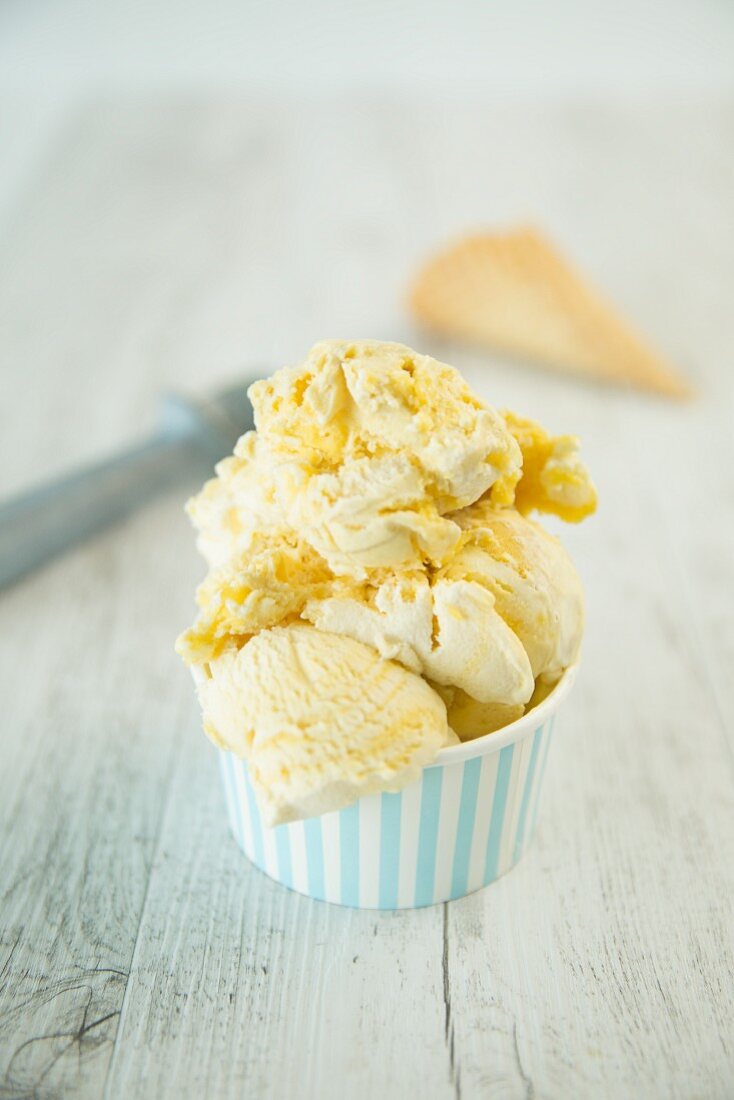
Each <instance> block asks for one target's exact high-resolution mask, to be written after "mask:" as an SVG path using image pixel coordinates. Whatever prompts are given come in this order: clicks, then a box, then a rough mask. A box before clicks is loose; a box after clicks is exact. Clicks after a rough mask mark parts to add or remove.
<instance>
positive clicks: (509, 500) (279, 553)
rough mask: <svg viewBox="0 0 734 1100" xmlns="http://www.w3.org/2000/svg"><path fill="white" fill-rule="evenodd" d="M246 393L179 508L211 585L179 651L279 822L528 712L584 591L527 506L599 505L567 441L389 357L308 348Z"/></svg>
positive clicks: (392, 352) (441, 373)
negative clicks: (234, 421) (246, 420)
mask: <svg viewBox="0 0 734 1100" xmlns="http://www.w3.org/2000/svg"><path fill="white" fill-rule="evenodd" d="M250 396H251V398H252V402H253V406H254V408H255V422H256V425H257V431H255V432H249V433H247V434H246V435H245V436H243V437H242V439H240V441H239V443H238V444H237V447H236V448H235V452H234V454H233V455H232V456H231V457H230V458H227V459H225V460H224V461H223V462H221V463H219V465H218V467H217V471H216V472H217V476H216V478H215V479H213V480H212V481H210V482H208V483H207V485H206V486H205V487H204V489H203V490H202V492H201V493H200V494H199V495H198V496H197V497H196V498H194V500H192V501H191V502H190V503H189V506H188V510H189V513H190V515H191V517H192V519H193V521H194V524H195V525H196V527H197V528H198V531H199V547H200V549H201V551H202V553H203V554H204V556H205V558H206V560H207V562H208V563H209V565H210V573H209V575H208V576H207V578H206V579H205V580H204V582H203V583H202V585H201V586H200V588H199V590H198V592H197V602H198V605H199V614H198V617H197V620H196V622H195V623H194V625H193V626H192V627H191V629H190V630H188V631H186V632H185V633H184V634H183V635H182V636H181V638H180V639H179V642H178V647H177V648H178V650H179V652H180V653H181V655H182V656H183V657H184V659H185V660H186V661H187V662H188V663H190V664H194V665H199V666H202V667H203V668H204V669H205V670H206V674H207V679H206V681H205V682H204V683H203V685H202V686H201V688H200V696H201V702H202V707H203V710H204V721H205V728H206V730H207V732H208V733H209V734H210V736H211V737H212V738H213V739H214V740H215V741H216V742H217V743H218V744H221V745H223V746H225V747H227V748H228V749H230V750H231V751H233V752H236V753H238V754H240V755H243V756H246V757H247V759H248V761H249V767H250V774H251V776H252V778H253V783H254V785H255V788H256V791H257V794H258V802H259V804H260V806H261V809H262V811H263V813H264V814H265V816H266V819H267V820H268V821H269V822H270V823H271V824H277V823H279V822H281V821H287V820H292V819H293V818H295V817H303V816H309V815H311V814H315V813H322V812H324V811H325V810H327V809H338V808H339V807H341V806H344V805H347V804H348V803H349V802H351V801H353V800H354V799H356V798H358V797H360V796H361V795H363V794H366V793H369V792H371V791H375V790H396V789H398V788H399V787H400V786H403V785H404V784H405V783H407V782H409V781H410V780H411V779H412V778H414V777H415V775H416V774H417V772H418V770H419V769H420V768H421V767H422V766H423V765H425V764H426V763H429V762H430V761H431V760H432V759H433V758H434V757H435V755H436V753H437V752H438V751H439V749H440V748H441V747H442V746H443V745H445V744H447V743H448V742H449V741H450V740H451V739H452V738H453V737H454V733H453V732H452V731H455V733H456V734H458V736H459V737H460V738H461V739H462V740H468V739H471V738H472V737H476V736H481V735H483V734H485V733H489V732H492V731H493V730H495V729H498V728H500V727H501V726H503V725H505V724H507V723H508V722H511V721H514V720H515V719H516V718H518V717H520V715H522V714H523V713H524V711H525V709H526V708H527V707H528V706H532V705H534V703H535V702H536V701H537V700H538V699H539V698H540V696H541V694H542V692H543V691H547V690H548V689H549V685H550V684H552V683H553V682H554V680H555V679H557V678H558V676H559V675H560V673H561V672H562V671H563V669H564V668H566V667H568V665H569V664H572V663H573V662H574V661H575V660H576V659H577V656H578V650H579V645H580V641H581V635H582V632H583V594H582V590H581V584H580V581H579V578H578V576H577V574H576V571H575V569H574V567H573V565H572V564H571V562H570V560H569V558H568V556H567V555H566V553H565V551H564V549H563V547H562V546H561V544H560V542H558V540H557V539H555V538H553V537H552V536H550V535H549V534H547V533H546V532H545V531H544V530H543V528H541V527H540V526H539V525H538V524H537V523H535V522H533V521H532V520H531V519H529V518H527V514H528V513H530V512H533V511H538V512H550V513H554V514H556V515H558V516H560V517H561V518H563V519H567V520H572V521H577V520H580V519H583V518H584V516H586V515H588V514H590V513H591V512H592V511H593V510H594V508H595V507H596V493H595V490H594V487H593V485H592V483H591V480H590V478H589V475H588V473H587V471H586V469H585V467H584V466H583V465H582V463H581V461H580V459H579V455H578V441H577V440H576V439H575V437H573V436H556V437H554V436H551V435H549V434H548V433H547V432H546V431H545V430H544V429H543V428H542V427H540V425H538V424H536V423H535V422H534V421H530V420H524V419H522V418H520V417H517V416H516V415H515V414H514V413H510V412H505V413H499V412H497V411H495V410H494V409H492V408H491V407H490V406H488V405H487V404H485V403H484V402H483V401H481V400H480V399H479V398H477V397H476V396H475V395H474V394H473V393H472V392H471V391H470V390H469V388H468V387H467V386H466V384H465V383H464V382H463V380H462V379H461V377H460V376H459V374H458V373H457V372H456V371H455V370H453V368H451V367H448V366H446V365H445V364H442V363H438V362H436V361H435V360H433V359H430V358H428V357H427V356H423V355H418V354H416V353H415V352H413V351H411V350H410V349H409V348H407V347H404V346H402V345H399V344H380V343H377V342H374V341H365V342H356V343H350V342H346V341H327V342H324V343H321V344H317V345H316V346H315V347H314V348H313V349H312V351H311V352H310V354H309V356H308V357H307V359H306V360H305V361H304V363H303V364H301V365H300V366H298V367H290V368H285V369H283V370H281V371H278V372H277V373H276V374H275V375H273V377H272V378H270V379H267V380H265V381H262V382H257V383H255V384H254V385H253V386H252V387H251V389H250ZM447 715H448V717H447Z"/></svg>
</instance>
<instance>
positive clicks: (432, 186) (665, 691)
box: [0, 95, 734, 1100]
mask: <svg viewBox="0 0 734 1100" xmlns="http://www.w3.org/2000/svg"><path fill="white" fill-rule="evenodd" d="M733 135H734V104H725V103H700V104H699V105H688V104H686V103H685V102H676V103H667V104H660V105H658V106H644V105H640V104H635V103H631V104H629V105H628V106H627V107H610V106H603V105H598V106H597V107H591V106H590V107H587V108H581V107H570V106H569V107H564V106H562V105H555V106H553V105H546V106H541V105H538V104H536V105H532V104H526V105H524V106H523V105H513V104H512V103H507V102H505V103H496V104H494V105H486V106H481V105H476V106H474V107H459V106H458V105H454V106H447V105H445V104H442V103H441V102H438V101H437V102H435V103H432V104H431V103H426V102H424V101H421V102H420V103H417V102H416V103H413V104H411V103H409V102H403V103H396V102H391V101H390V100H388V99H385V100H381V101H360V100H349V101H347V102H334V101H325V100H323V101H320V100H317V99H309V98H308V96H307V95H306V96H305V97H304V98H303V99H302V100H301V101H299V102H291V101H287V100H281V101H277V100H273V101H263V100H253V101H231V100H230V101H227V102H218V101H211V102H207V101H201V100H197V99H192V100H189V101H179V102H166V101H163V100H155V101H139V102H117V103H116V102H107V103H99V104H90V105H89V106H88V107H87V108H86V109H84V110H81V111H80V112H79V113H78V114H77V115H75V116H74V117H73V118H71V119H69V120H68V123H67V125H66V127H65V128H62V129H60V130H59V132H58V133H57V134H56V135H55V136H54V140H53V142H51V143H49V145H48V148H47V149H46V150H45V153H44V156H43V157H41V158H40V159H39V162H38V166H37V168H36V170H35V173H34V176H33V178H32V179H31V180H29V182H28V185H27V186H26V187H24V189H23V194H22V196H20V197H19V199H18V201H17V202H16V203H15V204H14V205H13V206H12V207H11V208H10V209H9V210H8V211H7V212H6V214H5V215H4V217H3V224H2V256H3V262H2V265H1V270H0V355H1V357H2V358H1V364H2V366H1V369H2V378H3V383H4V386H3V406H2V415H3V426H2V432H1V434H0V446H1V447H2V455H1V464H0V470H2V479H3V489H4V491H6V492H10V491H13V490H16V489H19V488H21V487H22V486H23V485H25V484H27V483H30V482H31V481H32V480H34V479H39V478H43V477H47V476H49V475H52V474H54V473H57V472H60V471H61V470H64V469H66V468H67V467H68V466H69V465H70V464H73V463H76V462H81V461H83V460H87V459H90V458H93V457H96V456H97V455H98V454H100V453H101V452H103V451H105V450H109V449H111V448H113V447H115V446H117V445H119V444H121V443H122V442H123V441H125V440H127V439H128V438H129V437H130V436H132V435H135V434H136V433H142V432H143V431H144V430H146V429H147V428H148V427H149V426H150V425H151V424H152V421H153V408H154V404H155V398H156V395H157V394H159V392H160V391H161V390H163V389H165V388H166V387H169V388H171V387H181V388H189V389H191V390H194V391H196V392H201V393H204V392H206V390H207V389H209V388H211V387H212V386H214V385H216V384H217V383H218V382H220V381H225V380H227V379H229V378H231V377H233V376H236V375H237V374H238V373H241V374H242V375H243V376H244V375H245V374H247V372H249V371H252V370H255V371H257V370H262V369H270V368H271V367H272V366H277V365H279V364H281V363H283V362H287V361H295V360H297V359H298V358H299V357H300V356H301V355H302V354H303V353H305V351H306V350H307V348H308V347H309V345H310V344H311V342H312V341H314V340H316V339H318V338H321V337H323V336H331V335H339V336H342V335H344V336H349V337H351V336H374V337H378V338H397V339H403V340H405V341H407V342H409V343H414V344H416V345H417V346H418V347H420V348H421V349H423V350H428V351H432V352H435V353H437V354H439V355H443V356H444V357H446V358H449V359H450V361H453V362H455V363H456V364H457V365H458V366H460V367H462V368H463V369H464V370H465V371H466V374H467V377H468V378H469V380H470V382H471V383H472V384H473V385H475V386H476V387H477V388H478V389H479V390H480V391H481V392H482V393H483V394H485V395H486V396H487V397H488V398H489V399H491V400H492V401H494V402H496V403H497V404H499V405H504V404H509V405H511V406H513V407H516V408H517V409H518V410H520V411H522V412H527V413H529V414H531V415H537V416H538V417H540V418H541V419H542V420H543V422H544V423H547V424H548V425H549V426H550V427H552V428H554V429H556V430H563V429H566V430H571V431H576V432H578V433H579V434H580V435H581V436H582V437H583V439H584V447H585V452H586V455H587V458H588V461H589V463H590V465H591V466H592V469H593V470H594V473H595V475H596V479H597V481H598V486H599V490H600V497H601V508H600V511H599V514H598V516H597V517H596V518H595V519H593V520H592V521H590V522H588V523H587V524H584V525H583V526H582V527H580V528H578V529H573V530H567V531H566V532H565V534H564V538H565V540H566V542H567V544H568V546H569V548H570V550H571V552H572V554H573V556H574V558H575V560H576V562H577V563H578V565H579V568H580V570H581V573H582V575H583V578H584V580H585V584H586V587H587V591H588V618H589V625H588V633H587V639H586V645H585V653H584V667H583V671H582V675H581V677H580V681H579V684H578V687H577V689H576V692H575V695H574V698H573V701H572V703H571V704H570V705H569V708H568V712H567V715H566V718H565V724H564V725H563V726H562V727H561V732H560V734H559V736H558V738H557V740H556V745H555V748H554V753H553V755H552V757H551V764H550V767H549V770H548V774H547V779H546V784H547V786H546V792H545V798H544V805H543V808H542V812H541V816H540V826H539V835H538V837H537V842H536V843H535V845H534V848H533V849H532V851H531V852H530V854H529V855H528V856H527V858H526V859H525V860H524V862H523V863H522V864H521V865H520V866H519V867H518V868H517V869H516V870H515V871H513V872H512V873H511V874H510V875H508V876H507V877H506V878H505V879H503V880H501V881H500V882H498V883H497V884H495V885H494V886H492V887H490V888H489V889H487V890H484V891H482V892H480V893H478V894H475V895H474V896H472V897H469V898H466V899H464V900H462V901H459V902H454V903H451V904H448V905H444V906H438V907H434V908H429V909H424V910H419V911H407V912H397V913H373V912H366V911H365V912H359V911H350V910H343V909H340V908H337V907H330V906H328V905H324V904H319V903H316V902H312V901H310V900H308V899H306V898H303V897H299V896H297V895H296V894H293V893H289V892H288V891H287V890H284V889H282V888H281V887H279V886H277V885H276V884H274V883H272V882H270V881H269V880H268V879H266V878H265V877H264V876H263V875H262V874H260V873H259V872H257V871H256V870H254V869H253V868H252V867H251V866H250V865H249V864H248V863H247V862H246V861H245V860H244V859H243V857H242V856H241V855H240V854H239V852H238V850H237V849H236V847H235V845H234V843H233V841H232V839H231V837H230V836H229V834H228V830H227V825H226V822H225V816H224V810H223V801H222V797H221V793H220V790H219V779H218V775H217V767H216V756H215V751H214V750H213V749H212V748H211V746H210V745H209V744H208V742H207V741H206V740H205V739H204V737H203V736H202V735H201V733H200V729H199V716H198V713H197V708H196V705H195V701H194V698H193V693H192V689H191V683H190V681H189V678H188V674H187V672H186V671H185V669H184V668H183V667H182V666H181V665H180V664H179V662H178V660H177V659H176V657H175V656H174V654H173V651H172V645H173V639H174V637H175V635H176V633H177V632H178V631H179V629H181V628H182V627H183V626H184V625H186V624H187V622H188V621H189V619H190V617H191V614H192V592H193V587H194V584H195V582H196V581H197V579H198V578H199V577H200V576H201V574H202V566H201V563H200V562H199V561H198V560H197V558H196V556H195V553H194V548H193V539H192V534H191V532H190V530H189V527H188V523H187V521H186V519H185V517H184V516H183V513H182V509H181V506H182V503H183V499H184V497H185V496H186V494H187V492H188V490H189V489H193V488H194V487H195V486H193V485H192V486H189V487H187V486H182V488H181V490H180V491H179V492H175V493H171V494H170V495H169V496H168V497H166V498H164V499H161V500H160V501H158V502H156V503H154V504H152V505H151V506H149V507H148V508H147V509H145V510H144V511H143V512H141V513H140V514H139V515H137V516H136V517H135V518H134V519H133V520H132V521H130V522H128V523H127V524H125V525H124V526H121V527H119V528H117V529H115V530H113V531H109V532H108V533H106V534H104V535H102V536H100V537H98V538H96V539H95V540H94V541H92V542H90V543H89V544H87V545H86V546H84V547H82V548H80V549H78V550H77V551H75V552H73V553H70V554H69V555H67V556H66V557H65V558H63V560H59V561H58V562H56V563H54V564H53V565H51V566H50V567H48V568H47V569H45V570H44V571H43V572H41V573H38V574H36V575H35V576H33V577H31V578H29V579H28V580H26V581H25V582H24V583H22V584H19V585H17V586H16V587H15V588H14V589H12V590H10V591H6V592H5V593H3V594H2V596H1V597H0V623H1V627H0V645H1V646H2V661H1V663H0V668H2V675H3V680H4V688H3V691H2V696H1V698H2V701H3V718H2V732H1V734H0V738H1V741H0V745H1V751H2V757H1V762H0V860H1V863H0V867H1V872H0V1080H1V1081H2V1086H1V1087H0V1096H2V1097H15V1098H21V1097H22V1098H26V1097H27V1098H30V1097H34V1098H36V1097H37V1098H39V1100H47V1098H48V1100H50V1098H52V1097H67V1096H68V1097H71V1096H73V1097H84V1098H86V1097H101V1096H103V1095H105V1096H108V1097H114V1098H116V1097H125V1098H128V1097H135V1098H140V1097H146V1098H147V1097H150V1098H155V1100H158V1098H161V1097H181V1096H185V1097H197V1098H198V1097H233V1098H234V1097H238V1098H241V1097H248V1098H250V1097H252V1098H258V1100H259V1098H261V1097H263V1098H272V1100H284V1098H286V1100H290V1098H291V1097H298V1098H300V1097H313V1098H318V1100H325V1098H342V1097H349V1098H350V1100H362V1098H370V1100H371V1098H373V1097H377V1098H380V1100H393V1098H404V1097H414V1096H421V1097H429V1098H431V1100H433V1098H444V1097H452V1096H453V1097H459V1096H461V1097H464V1098H467V1097H469V1098H471V1097H493V1098H494V1097H503V1098H504V1097H508V1098H512V1097H528V1098H531V1097H536V1098H544V1097H552V1098H560V1100H565V1098H567V1097H589V1096H593V1097H595V1098H604V1097H613V1098H615V1100H616V1098H628V1097H691V1098H693V1097H706V1098H710V1097H729V1096H732V1095H734V1024H733V1022H732V1021H733V1013H734V959H733V957H732V955H733V950H734V936H733V934H732V932H733V927H734V925H733V922H732V917H733V910H734V826H733V823H734V782H733V780H734V758H733V757H732V749H733V747H734V740H733V738H734V729H733V728H732V719H731V703H732V686H731V685H732V672H733V670H734V627H733V626H732V623H733V622H734V615H733V614H732V613H733V612H734V607H733V606H732V602H733V599H732V597H733V593H734V566H733V560H734V411H733V403H732V396H733V393H734V370H733V369H732V354H733V351H734V309H732V293H733V292H734V202H733V200H732V197H733V196H734V140H732V138H733ZM523 219H531V220H533V221H537V222H539V223H541V224H543V225H544V226H546V227H547V228H548V229H549V230H550V231H551V232H552V233H554V234H555V236H556V237H557V238H558V239H559V240H560V241H561V242H563V244H564V246H565V247H566V248H567V250H568V251H569V252H570V253H571V254H572V255H573V256H574V257H575V258H576V259H577V261H578V262H579V263H580V264H581V265H582V266H584V267H585V268H586V269H587V270H588V271H589V272H591V273H593V274H594V275H595V276H596V278H597V281H598V282H599V283H601V284H602V285H603V286H604V287H605V288H606V289H607V290H608V292H609V293H610V294H611V295H612V296H614V297H615V298H616V299H617V301H618V302H619V303H620V304H621V306H622V307H624V308H626V310H627V311H628V313H629V314H630V315H631V316H632V317H633V318H635V319H636V320H637V321H638V322H639V324H640V325H641V326H642V327H643V328H644V329H645V330H646V331H647V332H648V333H649V335H650V336H651V337H652V338H654V339H656V340H657V342H658V344H659V345H660V347H661V348H663V349H664V350H665V351H666V352H667V353H668V354H669V355H670V357H671V358H672V359H674V360H676V361H678V362H679V363H680V365H681V366H682V368H684V369H685V370H686V371H687V372H688V373H689V375H690V376H691V378H692V379H693V380H694V381H695V382H696V384H697V385H698V386H699V387H700V397H699V398H698V400H697V401H696V402H695V403H693V404H690V405H685V406H680V407H678V406H674V405H671V404H668V403H665V402H662V401H656V400H653V399H648V398H645V397H642V396H637V395H632V394H629V395H628V394H626V393H623V392H615V391H611V390H609V391H608V390H605V389H602V388H595V387H593V386H585V385H582V384H577V383H573V382H571V381H566V380H563V379H562V378H560V377H555V376H548V375H544V374H542V373H535V372H533V371H531V370H528V369H524V368H519V367H511V366H510V365H509V364H504V363H501V362H495V363H489V362H488V361H485V360H483V359H482V358H481V357H478V356H472V355H468V354H466V353H463V352H461V351H459V350H458V349H454V348H447V347H442V346H440V345H438V344H436V342H435V341H430V340H427V339H426V338H425V337H421V335H420V334H418V333H416V332H414V331H413V329H412V328H411V325H410V322H409V320H408V318H407V316H406V314H405V312H404V308H403V305H402V296H403V294H404V290H405V286H406V281H407V280H408V278H409V275H410V272H411V271H412V270H413V269H414V267H415V265H416V263H417V262H418V261H419V259H420V258H421V257H422V256H423V255H425V254H426V253H427V252H429V251H430V250H431V248H432V247H433V246H434V245H435V244H436V243H438V242H441V241H443V240H444V239H446V238H448V237H451V236H452V235H455V234H457V233H460V232H462V231H463V230H464V229H466V228H472V227H476V226H480V227H481V226H483V225H495V224H496V225H500V224H507V223H510V222H514V221H518V220H523Z"/></svg>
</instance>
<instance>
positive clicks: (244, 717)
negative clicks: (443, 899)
mask: <svg viewBox="0 0 734 1100" xmlns="http://www.w3.org/2000/svg"><path fill="white" fill-rule="evenodd" d="M209 668H210V673H211V678H210V679H208V680H206V681H205V682H204V683H203V684H202V685H201V687H200V688H199V697H200V700H201V705H202V710H203V714H204V725H205V729H206V731H207V733H208V734H209V736H210V737H211V738H212V740H214V741H215V742H216V743H217V744H219V745H221V746H222V747H223V748H226V749H229V750H231V751H232V752H235V753H237V754H238V755H241V756H247V759H248V769H249V774H250V780H251V782H252V785H253V787H254V789H255V791H256V793H257V799H258V804H259V806H260V810H261V812H262V815H263V817H264V819H265V822H266V824H268V825H276V824H280V823H282V822H285V821H293V820H295V819H297V818H300V817H310V816H311V815H313V814H321V813H326V812H327V811H329V810H337V809H339V808H340V807H342V806H345V805H348V804H349V803H350V802H353V801H354V800H355V799H357V798H360V797H362V796H363V795H366V794H371V793H373V792H374V791H382V790H399V789H400V788H401V787H403V786H405V784H406V783H409V782H410V781H411V780H413V779H416V778H417V777H418V775H419V773H420V769H421V768H422V767H423V765H425V764H429V763H430V762H431V760H433V758H434V757H435V755H436V753H437V752H438V751H439V750H440V749H441V748H442V747H443V746H444V745H447V744H451V743H452V742H454V741H455V740H456V738H455V737H454V736H453V735H452V734H451V733H450V731H449V728H448V724H447V722H446V708H445V706H444V704H443V702H442V700H441V699H440V698H439V697H438V695H437V694H436V693H435V692H434V691H432V690H431V688H430V687H429V686H428V684H427V683H426V682H425V681H424V680H422V679H421V677H420V676H416V675H415V674H414V673H412V672H408V671H407V670H406V669H404V668H402V667H401V666H400V665H398V664H395V663H394V662H393V661H385V660H383V659H382V658H381V657H380V656H379V654H377V653H376V652H375V651H374V650H373V649H370V648H369V647H368V646H365V645H362V644H361V642H355V641H353V640H352V639H351V638H341V637H338V636H336V635H334V634H328V633H321V632H319V631H317V630H316V629H314V627H312V626H308V625H305V624H303V623H300V624H297V623H294V624H292V625H291V626H287V627H276V628H275V629H273V630H264V631H262V633H260V634H258V635H257V637H256V638H253V639H252V641H250V642H249V643H248V644H247V645H246V646H244V647H243V648H242V649H240V650H234V649H233V650H230V651H229V652H227V653H225V654H223V655H222V656H221V657H218V658H217V659H216V660H214V661H212V662H211V664H210V666H209Z"/></svg>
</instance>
